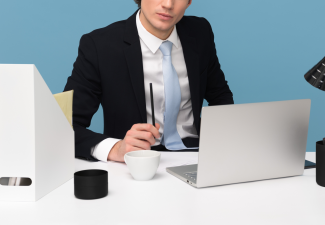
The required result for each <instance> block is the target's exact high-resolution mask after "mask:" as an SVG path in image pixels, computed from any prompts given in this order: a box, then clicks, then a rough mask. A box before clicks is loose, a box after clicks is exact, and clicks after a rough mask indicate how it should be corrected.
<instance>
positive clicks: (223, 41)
mask: <svg viewBox="0 0 325 225" xmlns="http://www.w3.org/2000/svg"><path fill="white" fill-rule="evenodd" d="M324 8H325V1H324V0H309V1H302V0H298V1H297V0H273V1H261V0H246V1H242V0H232V1H229V0H193V4H192V5H191V6H190V7H189V8H188V10H187V11H186V13H185V14H186V15H195V16H200V17H205V18H207V19H208V20H209V21H210V23H211V25H212V28H213V31H214V34H215V42H216V48H217V54H218V57H219V60H220V63H221V67H222V69H223V71H224V72H225V75H226V79H227V80H228V82H229V85H230V88H231V90H232V91H233V94H234V100H235V103H237V104H238V103H252V102H267V101H279V100H291V99H303V98H310V99H312V108H311V117H310V126H309V137H308V144H307V151H314V150H315V142H316V141H317V140H320V139H322V138H323V136H325V128H324V125H325V121H324V119H323V118H324V116H323V115H324V109H325V106H324V102H325V93H323V92H322V91H320V90H318V89H316V88H314V87H312V86H311V85H309V84H308V83H307V82H306V81H305V80H304V77H303V75H304V74H305V73H306V72H307V71H308V70H309V69H310V68H311V67H312V66H314V65H315V64H316V63H317V62H318V61H319V60H320V59H321V58H322V57H324V55H325V41H324V40H325V24H324V21H325V17H324V10H323V9H324ZM136 9H137V6H136V4H135V3H134V2H133V0H96V1H90V0H87V1H86V0H68V1H67V0H65V1H63V0H56V1H53V0H52V1H50V0H48V1H44V0H32V1H24V0H20V1H16V0H10V1H4V0H2V1H1V7H0V63H13V64H18V63H19V64H35V65H36V67H37V68H38V70H39V71H40V73H41V74H42V76H43V78H44V80H45V82H46V83H47V84H48V86H49V88H50V89H51V91H52V93H53V94H54V93H58V92H62V91H63V88H64V86H65V84H66V81H67V77H68V76H70V74H71V71H72V65H73V63H74V61H75V59H76V57H77V49H78V45H79V40H80V37H81V35H82V34H84V33H88V32H90V31H92V30H94V29H97V28H100V27H104V26H107V25H108V24H110V23H113V22H115V21H118V20H124V19H126V18H128V17H129V16H130V15H131V14H132V13H133V12H134V11H135V10H136ZM102 121H103V114H102V109H101V108H100V109H99V110H98V112H97V113H96V114H95V116H94V117H93V120H92V124H91V126H90V129H92V130H93V131H95V132H100V133H102V132H103V124H102Z"/></svg>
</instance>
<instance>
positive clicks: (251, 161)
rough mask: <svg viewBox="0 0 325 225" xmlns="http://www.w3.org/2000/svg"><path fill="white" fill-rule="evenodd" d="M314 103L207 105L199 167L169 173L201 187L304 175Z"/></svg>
mask: <svg viewBox="0 0 325 225" xmlns="http://www.w3.org/2000/svg"><path fill="white" fill-rule="evenodd" d="M310 104H311V101H310V99H302V100H291V101H279V102H262V103H251V104H238V105H221V106H209V107H203V109H202V119H201V132H200V146H199V159H198V164H195V165H186V166H178V167H169V168H166V170H167V172H169V173H170V174H172V175H174V176H176V177H177V178H179V179H181V180H182V181H184V182H186V183H187V184H189V185H192V186H194V187H197V188H202V187H209V186H217V185H225V184H234V183H241V182H248V181H257V180H264V179H272V178H280V177H288V176H297V175H302V174H303V171H304V164H305V154H306V144H307V134H308V124H309V114H310Z"/></svg>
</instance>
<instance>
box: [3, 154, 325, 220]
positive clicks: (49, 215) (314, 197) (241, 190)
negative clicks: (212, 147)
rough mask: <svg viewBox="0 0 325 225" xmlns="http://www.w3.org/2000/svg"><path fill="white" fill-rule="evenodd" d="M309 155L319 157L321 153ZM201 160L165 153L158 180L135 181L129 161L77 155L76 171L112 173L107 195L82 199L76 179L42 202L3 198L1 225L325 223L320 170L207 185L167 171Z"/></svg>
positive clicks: (311, 158)
mask: <svg viewBox="0 0 325 225" xmlns="http://www.w3.org/2000/svg"><path fill="white" fill-rule="evenodd" d="M306 158H307V159H308V160H310V161H315V160H314V159H315V153H307V156H306ZM196 160H197V153H192V152H191V153H184V152H183V153H181V152H179V153H166V152H163V153H162V157H161V163H160V166H159V168H158V172H157V174H156V176H155V177H154V179H153V180H151V181H135V180H133V179H132V177H131V175H130V174H129V172H128V169H127V167H126V165H125V164H124V163H113V162H109V163H103V162H97V163H90V162H87V161H83V160H78V159H76V161H75V168H76V171H79V170H84V169H104V170H107V171H108V173H109V177H108V179H109V194H108V196H107V197H105V198H102V199H97V200H79V199H76V198H75V197H74V189H73V188H74V185H73V179H71V180H70V181H68V182H66V183H65V184H63V185H62V186H60V187H58V188H57V189H55V190H54V191H53V192H51V193H50V194H48V195H46V196H45V197H43V198H42V199H40V200H38V201H37V202H32V203H31V202H0V224H3V225H5V224H40V225H48V224H69V225H70V224H78V225H80V224H87V225H94V224H112V225H115V224H132V225H133V224H150V225H156V224H170V225H174V224H175V225H178V224H186V225H188V224H204V225H207V224H222V225H224V224H236V225H239V224H249V225H252V224H258V225H268V224H276V225H280V224H285V225H291V224H295V225H297V224H304V225H307V224H313V225H316V224H322V225H323V224H325V188H323V187H320V186H318V185H317V184H316V181H315V169H308V170H305V172H304V175H303V176H297V177H290V178H283V179H274V180H266V181H259V182H249V183H242V184H234V185H225V186H219V187H210V188H203V189H196V188H194V187H191V186H189V185H187V184H185V183H184V182H182V181H181V180H179V179H177V178H175V177H174V176H172V175H170V174H168V173H167V172H166V170H165V168H166V167H167V166H171V165H180V164H182V163H184V162H187V163H192V162H195V161H196ZM225 172H226V171H225Z"/></svg>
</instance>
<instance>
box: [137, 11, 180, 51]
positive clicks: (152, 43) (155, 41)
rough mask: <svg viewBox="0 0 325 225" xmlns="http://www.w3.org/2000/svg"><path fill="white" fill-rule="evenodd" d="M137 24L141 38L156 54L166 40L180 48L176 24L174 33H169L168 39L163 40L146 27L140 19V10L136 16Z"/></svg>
mask: <svg viewBox="0 0 325 225" xmlns="http://www.w3.org/2000/svg"><path fill="white" fill-rule="evenodd" d="M136 24H137V29H138V34H139V37H140V38H141V40H142V41H143V42H144V43H145V45H146V46H147V47H148V48H149V49H150V51H151V52H152V53H153V54H155V53H156V51H157V50H158V48H159V47H160V45H161V43H162V42H164V41H167V40H168V41H170V42H172V43H173V44H174V46H175V47H176V48H178V35H177V31H176V26H175V25H174V29H173V31H172V33H171V34H170V35H169V37H168V38H167V39H166V40H161V39H160V38H157V37H156V36H154V35H153V34H151V33H149V31H147V30H146V28H144V26H143V25H142V23H141V21H140V10H139V11H138V13H137V16H136Z"/></svg>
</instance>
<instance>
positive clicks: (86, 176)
mask: <svg viewBox="0 0 325 225" xmlns="http://www.w3.org/2000/svg"><path fill="white" fill-rule="evenodd" d="M74 194H75V196H76V198H80V199H96V198H102V197H105V196H106V195H107V194H108V173H107V171H106V170H95V169H93V170H82V171H78V172H75V173H74Z"/></svg>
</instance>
